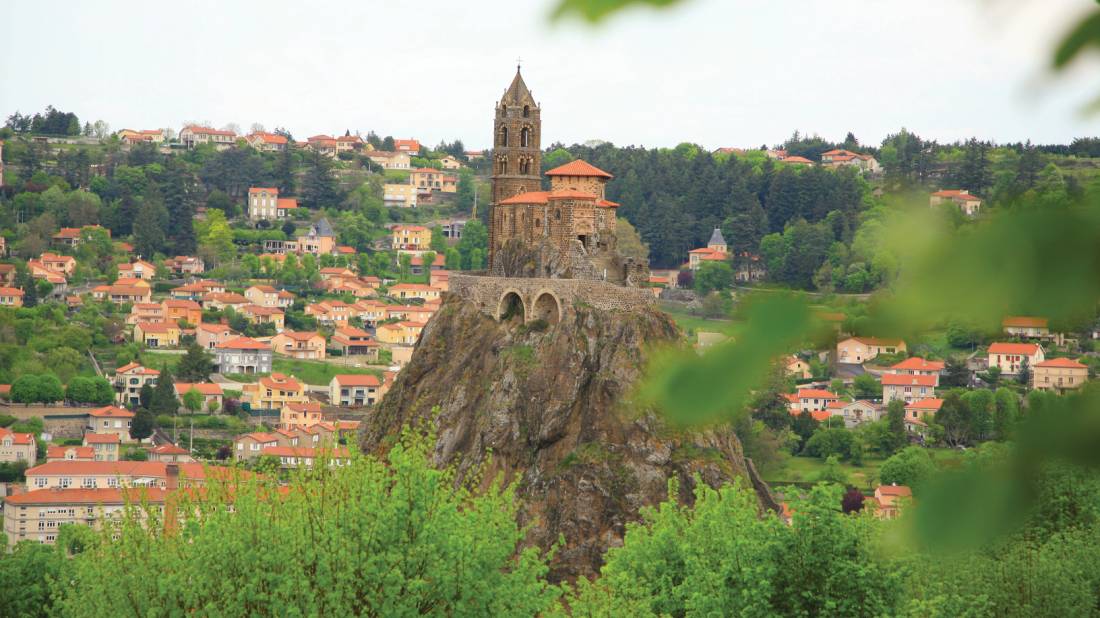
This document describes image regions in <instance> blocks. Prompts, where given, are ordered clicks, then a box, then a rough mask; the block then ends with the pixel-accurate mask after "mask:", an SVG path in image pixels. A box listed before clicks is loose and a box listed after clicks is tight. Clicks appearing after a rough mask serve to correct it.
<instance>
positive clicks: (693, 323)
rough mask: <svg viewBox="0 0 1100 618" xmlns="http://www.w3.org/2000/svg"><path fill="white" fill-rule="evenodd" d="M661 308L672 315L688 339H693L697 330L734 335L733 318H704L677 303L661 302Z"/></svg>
mask: <svg viewBox="0 0 1100 618" xmlns="http://www.w3.org/2000/svg"><path fill="white" fill-rule="evenodd" d="M661 310H662V311H664V312H665V313H667V314H668V315H669V316H671V317H672V319H673V321H675V322H676V325H677V326H679V327H680V330H682V331H684V335H685V336H686V337H687V338H688V340H689V341H691V342H694V341H695V333H696V332H698V331H701V330H702V331H708V332H712V333H725V334H727V335H736V331H737V328H738V326H739V323H738V322H734V321H733V320H713V319H710V318H704V317H700V316H696V315H691V314H690V313H688V312H687V311H684V310H683V309H681V308H680V307H678V306H677V305H672V304H669V303H661Z"/></svg>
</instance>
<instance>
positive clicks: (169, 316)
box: [162, 298, 202, 324]
mask: <svg viewBox="0 0 1100 618" xmlns="http://www.w3.org/2000/svg"><path fill="white" fill-rule="evenodd" d="M162 304H163V305H164V318H165V321H167V322H169V323H172V324H180V323H187V324H199V323H201V322H202V307H201V306H200V305H199V304H198V303H196V302H195V301H193V300H177V299H174V298H169V299H167V300H165V301H164V303H162Z"/></svg>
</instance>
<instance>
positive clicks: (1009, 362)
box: [987, 343, 1046, 376]
mask: <svg viewBox="0 0 1100 618" xmlns="http://www.w3.org/2000/svg"><path fill="white" fill-rule="evenodd" d="M987 354H988V356H989V367H999V368H1000V369H1001V374H1002V375H1009V376H1014V375H1018V374H1019V373H1020V369H1021V368H1022V367H1023V366H1024V363H1027V365H1028V366H1029V367H1034V366H1035V365H1038V364H1039V363H1041V362H1043V361H1044V360H1046V355H1045V353H1044V352H1043V346H1041V345H1039V344H1037V343H992V344H990V345H989V351H988V352H987Z"/></svg>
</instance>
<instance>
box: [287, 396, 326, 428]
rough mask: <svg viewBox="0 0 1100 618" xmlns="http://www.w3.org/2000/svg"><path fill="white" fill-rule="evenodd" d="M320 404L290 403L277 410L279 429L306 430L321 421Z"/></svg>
mask: <svg viewBox="0 0 1100 618" xmlns="http://www.w3.org/2000/svg"><path fill="white" fill-rule="evenodd" d="M323 420H324V418H323V417H322V415H321V404H319V403H316V402H312V401H310V402H306V403H290V404H287V405H285V406H283V408H282V409H281V410H279V427H281V428H283V429H298V428H302V429H306V428H309V427H312V426H313V425H316V424H317V423H320V422H321V421H323Z"/></svg>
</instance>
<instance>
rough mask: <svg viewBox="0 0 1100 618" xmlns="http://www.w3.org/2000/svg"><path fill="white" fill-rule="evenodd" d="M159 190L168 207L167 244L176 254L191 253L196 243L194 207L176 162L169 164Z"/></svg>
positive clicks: (182, 174) (193, 251)
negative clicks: (168, 241)
mask: <svg viewBox="0 0 1100 618" xmlns="http://www.w3.org/2000/svg"><path fill="white" fill-rule="evenodd" d="M173 161H174V160H173ZM161 190H162V192H163V194H164V203H165V207H166V208H167V209H168V237H169V240H170V241H171V242H170V243H168V244H169V245H170V247H171V250H172V251H173V252H175V254H176V255H193V254H194V253H195V245H196V243H195V228H194V208H193V206H192V203H191V199H190V196H189V195H188V191H187V182H186V178H185V176H184V172H183V170H181V169H180V168H179V167H178V166H177V165H176V164H174V163H170V164H169V169H168V171H167V173H166V174H165V178H164V182H163V183H162V185H161Z"/></svg>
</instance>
